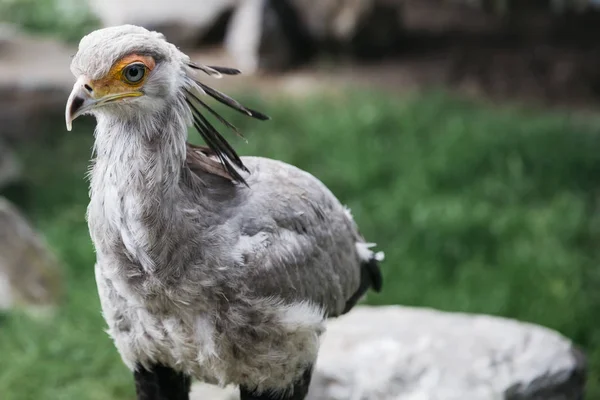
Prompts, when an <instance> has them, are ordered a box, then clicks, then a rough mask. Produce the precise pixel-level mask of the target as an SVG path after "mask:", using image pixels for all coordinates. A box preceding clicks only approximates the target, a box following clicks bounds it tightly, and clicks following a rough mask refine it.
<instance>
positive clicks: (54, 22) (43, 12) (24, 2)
mask: <svg viewBox="0 0 600 400" xmlns="http://www.w3.org/2000/svg"><path fill="white" fill-rule="evenodd" d="M0 21H3V22H8V23H11V24H14V25H17V26H19V27H21V28H23V29H25V30H27V31H30V32H34V33H44V34H53V35H55V36H57V37H59V38H61V39H63V40H67V41H77V40H79V39H80V38H81V36H83V35H84V34H86V33H89V32H90V31H92V30H94V29H96V28H97V27H98V26H99V22H98V20H97V19H96V17H94V16H93V14H92V13H91V12H90V10H89V8H88V3H87V1H83V0H0Z"/></svg>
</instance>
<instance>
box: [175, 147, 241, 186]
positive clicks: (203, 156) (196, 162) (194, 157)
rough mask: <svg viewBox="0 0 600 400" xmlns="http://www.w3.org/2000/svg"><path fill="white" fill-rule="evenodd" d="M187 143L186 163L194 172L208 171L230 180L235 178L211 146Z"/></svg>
mask: <svg viewBox="0 0 600 400" xmlns="http://www.w3.org/2000/svg"><path fill="white" fill-rule="evenodd" d="M186 145H187V146H186V147H187V148H186V150H187V151H186V164H187V166H188V168H189V169H190V170H191V171H192V172H194V173H196V174H202V173H208V174H211V175H216V176H220V177H222V178H225V179H227V180H229V181H234V180H235V178H234V177H233V176H232V175H231V174H230V173H229V172H228V171H227V169H226V168H225V167H224V166H223V164H222V163H221V162H219V160H218V158H217V156H216V154H215V152H214V151H213V150H212V149H211V148H209V147H206V146H197V145H193V144H191V143H186Z"/></svg>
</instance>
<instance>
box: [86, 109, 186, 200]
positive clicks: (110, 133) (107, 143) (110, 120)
mask: <svg viewBox="0 0 600 400" xmlns="http://www.w3.org/2000/svg"><path fill="white" fill-rule="evenodd" d="M135 114H136V113H128V114H127V115H128V117H129V118H122V117H125V115H118V116H115V115H114V114H108V113H106V114H105V113H99V114H98V115H97V116H96V118H97V127H96V133H95V136H96V141H95V145H94V153H95V154H96V157H95V166H94V169H93V171H92V180H93V179H94V177H95V175H98V174H100V175H104V174H106V173H107V172H109V173H110V176H109V177H107V178H109V179H108V180H104V184H108V183H113V184H115V185H116V186H121V185H123V184H126V185H127V186H128V187H129V188H130V189H131V190H135V189H141V190H143V191H144V193H147V194H151V193H155V192H156V191H160V192H163V193H164V192H165V191H168V190H169V189H171V188H173V187H174V186H176V185H177V184H178V183H179V179H180V177H181V172H182V168H184V167H185V157H186V140H187V126H188V123H187V120H188V118H189V117H188V114H189V110H188V109H187V107H186V106H185V104H184V103H183V102H182V101H178V102H177V106H175V107H166V108H164V109H162V110H161V111H160V112H155V113H143V114H141V115H140V116H133V115H135ZM93 189H94V188H93V187H92V190H93ZM156 194H158V193H156Z"/></svg>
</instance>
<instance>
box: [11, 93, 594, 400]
mask: <svg viewBox="0 0 600 400" xmlns="http://www.w3.org/2000/svg"><path fill="white" fill-rule="evenodd" d="M245 102H246V103H248V104H249V105H252V106H253V107H255V108H257V109H259V110H262V111H265V112H267V113H268V114H269V115H270V116H271V117H272V120H270V121H268V122H264V123H260V122H257V121H252V120H248V119H245V118H244V117H243V116H240V115H238V114H234V113H228V112H225V114H226V115H228V116H230V117H231V120H232V121H234V122H235V123H236V124H237V125H238V126H239V127H240V128H241V129H242V131H243V132H245V134H246V137H247V138H248V139H249V144H245V143H244V142H243V141H240V140H238V139H232V141H233V142H234V143H235V146H236V147H237V148H238V149H239V150H240V152H241V153H243V154H252V155H261V156H267V157H273V158H277V159H281V160H284V161H286V162H289V163H292V164H295V165H297V166H299V167H301V168H303V169H305V170H307V171H309V172H311V173H313V174H314V175H316V176H317V177H319V178H320V179H322V180H323V181H324V182H325V184H327V185H328V186H329V187H330V188H331V189H332V191H333V192H334V193H335V194H336V195H337V196H338V197H339V198H340V199H341V201H342V202H344V203H345V204H347V205H348V206H350V207H351V209H352V212H353V214H354V216H355V218H356V220H357V221H358V223H359V225H360V228H361V231H362V232H363V234H364V235H365V236H366V238H367V239H368V240H370V241H374V242H377V243H378V245H379V246H378V248H379V249H381V250H383V251H385V252H386V261H385V263H384V264H383V268H384V274H385V284H384V291H383V293H382V294H380V295H371V296H370V298H369V302H370V303H372V304H405V305H411V306H426V307H435V308H438V309H441V310H448V311H464V312H477V313H488V314H493V315H500V316H506V317H511V318H517V319H520V320H524V321H531V322H534V323H538V324H542V325H545V326H548V327H550V328H554V329H557V330H559V331H560V332H562V333H563V334H565V335H567V336H568V337H570V338H572V339H573V340H574V341H575V342H576V343H578V344H579V345H582V346H583V347H584V349H585V350H586V351H587V353H588V354H589V357H590V370H591V373H590V382H589V391H590V392H589V398H590V399H595V398H600V385H599V379H600V320H598V318H597V316H598V315H599V312H600V291H599V290H598V287H600V270H599V269H598V261H599V260H600V257H599V256H600V254H599V251H600V249H599V248H598V246H597V244H598V242H599V239H600V238H599V234H600V214H599V213H598V206H599V204H600V203H599V202H598V194H599V189H600V152H598V148H600V120H596V119H592V118H586V119H583V120H577V121H575V120H572V119H570V118H568V117H567V116H565V115H560V114H557V113H540V112H537V111H531V110H526V109H522V108H520V109H517V108H497V107H491V106H482V105H476V104H473V103H471V102H466V101H462V100H459V99H456V98H451V97H447V96H446V95H441V94H437V93H430V94H425V95H422V96H417V97H412V98H406V99H398V98H395V97H391V96H386V95H382V94H380V93H365V92H355V93H344V94H342V95H340V96H339V97H337V98H319V99H317V98H315V99H309V100H307V101H305V102H304V101H303V102H297V101H291V100H289V101H288V100H281V99H277V100H275V101H268V100H259V99H257V98H255V97H247V98H246V99H245ZM84 121H85V123H84ZM90 122H91V120H89V119H88V120H85V119H82V120H81V121H79V120H78V121H77V123H76V124H75V131H74V132H73V133H65V134H61V133H59V132H63V131H64V129H63V125H62V124H63V122H62V121H56V130H55V132H51V133H50V134H48V135H45V136H46V138H47V139H46V142H40V143H39V144H38V145H37V146H36V147H28V148H26V149H23V151H22V154H23V156H24V158H25V163H24V164H25V165H26V166H27V168H28V171H27V176H28V179H29V184H30V185H31V188H32V190H33V196H32V197H31V199H30V201H29V204H30V206H29V207H27V211H28V213H29V215H30V217H31V218H33V219H34V220H35V221H36V223H37V225H38V226H39V227H40V228H41V229H42V231H43V232H44V233H45V234H46V236H47V239H48V241H49V242H50V243H51V245H52V246H54V248H55V249H56V250H57V252H58V253H59V255H60V256H61V258H62V259H63V260H64V261H65V263H66V264H67V266H68V285H69V289H70V290H69V299H68V302H67V303H66V304H65V306H64V309H63V310H62V311H61V313H60V315H59V316H58V318H57V319H56V320H55V321H53V322H52V323H51V324H47V325H46V324H41V323H39V322H33V321H30V320H27V319H26V318H24V317H21V316H18V315H12V316H9V317H8V318H6V319H5V320H4V321H3V325H2V328H1V332H2V334H1V335H0V354H2V358H3V359H4V360H10V362H5V363H0V393H2V399H3V400H28V399H60V400H87V399H90V400H108V399H111V400H126V399H131V398H133V383H132V378H131V376H130V374H129V373H128V372H127V370H126V369H125V367H124V366H123V365H122V364H121V362H120V360H119V357H118V355H117V352H116V350H115V349H114V347H113V345H112V343H111V341H110V340H109V339H108V337H107V335H106V334H105V333H104V332H103V328H104V323H103V321H102V317H101V315H100V311H99V310H100V308H99V303H98V299H97V295H96V288H95V284H94V272H93V264H94V253H93V250H92V246H91V244H90V240H89V236H88V233H87V226H86V223H85V220H84V215H85V208H86V205H87V201H88V198H87V184H86V182H85V180H84V175H85V172H86V168H87V165H88V158H89V156H90V149H91V145H92V129H93V128H92V125H91V124H90ZM192 137H193V138H196V137H197V135H196V134H192ZM228 137H233V135H228ZM49 155H51V156H49Z"/></svg>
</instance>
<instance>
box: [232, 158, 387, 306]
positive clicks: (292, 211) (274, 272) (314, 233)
mask: <svg viewBox="0 0 600 400" xmlns="http://www.w3.org/2000/svg"><path fill="white" fill-rule="evenodd" d="M244 163H245V164H246V165H247V166H248V168H249V170H250V175H249V176H248V177H247V182H248V184H249V189H247V199H246V201H245V202H244V203H243V205H242V206H241V209H240V210H239V213H238V223H239V232H240V237H239V240H238V243H237V245H236V246H235V249H234V252H236V253H238V254H239V258H240V259H241V260H242V263H243V266H244V268H245V271H246V283H247V284H248V285H249V287H250V288H251V290H252V291H254V292H255V293H257V294H259V295H261V296H276V297H279V298H282V299H284V300H286V301H289V302H294V301H306V300H309V301H311V302H312V303H314V304H317V305H319V306H321V307H322V308H323V309H324V311H325V312H326V314H327V315H329V316H337V315H340V314H343V313H345V312H347V311H348V310H349V309H350V308H352V306H354V304H355V303H356V302H357V301H358V299H359V298H360V297H362V295H363V294H364V293H365V292H366V290H367V289H368V288H369V287H373V288H374V289H376V290H378V289H380V288H381V274H380V272H379V267H378V266H377V261H376V257H375V255H374V253H372V252H370V250H368V246H367V244H366V243H364V240H363V238H362V237H361V235H360V234H359V232H358V229H357V227H356V224H355V223H354V221H353V220H352V217H351V216H350V214H349V213H348V212H347V210H346V209H345V207H344V206H342V205H341V204H340V203H339V201H338V200H337V199H336V198H335V196H334V195H333V194H332V193H331V192H330V191H329V190H328V189H327V188H326V187H325V185H323V184H322V183H321V182H320V181H319V180H317V179H316V178H315V177H313V176H312V175H310V174H308V173H307V172H304V171H302V170H300V169H297V168H295V167H293V166H291V165H288V164H285V163H282V162H278V161H274V160H269V159H264V158H259V157H244ZM359 246H363V248H364V249H365V251H367V252H369V256H368V257H365V256H364V254H360V251H359Z"/></svg>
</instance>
